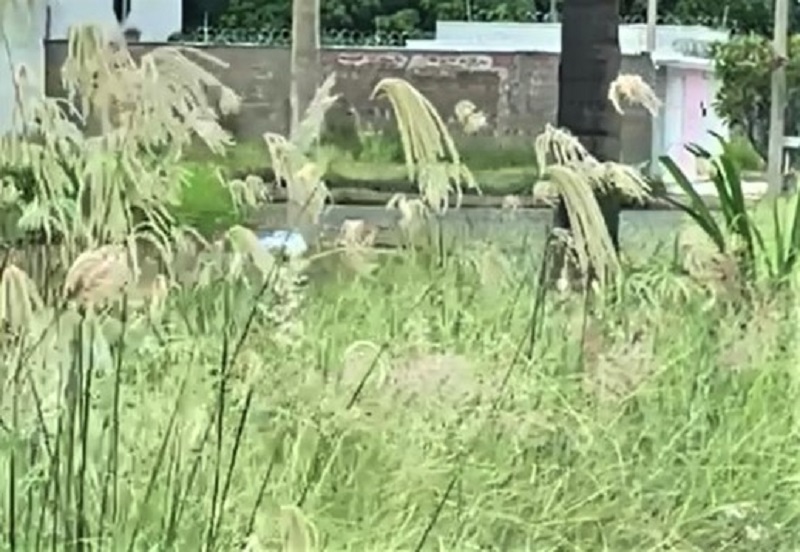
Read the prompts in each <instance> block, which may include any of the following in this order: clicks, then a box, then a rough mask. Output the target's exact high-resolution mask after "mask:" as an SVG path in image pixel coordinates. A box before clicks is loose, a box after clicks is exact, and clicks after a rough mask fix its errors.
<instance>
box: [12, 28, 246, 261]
mask: <svg viewBox="0 0 800 552" xmlns="http://www.w3.org/2000/svg"><path fill="white" fill-rule="evenodd" d="M118 38H119V37H115V36H111V35H110V34H108V33H107V32H105V31H103V30H102V29H101V28H99V27H97V26H76V27H73V28H72V29H71V30H70V33H69V38H68V46H67V59H66V61H65V63H64V66H63V69H62V80H63V85H64V87H65V89H66V90H67V93H68V96H69V100H68V101H64V100H58V99H54V98H29V97H24V98H23V97H22V95H21V94H19V93H18V96H19V98H18V99H19V100H20V101H19V102H18V104H19V105H18V106H17V113H16V115H17V116H18V117H19V118H20V119H21V120H22V121H23V122H24V123H25V129H26V131H27V133H26V134H25V135H13V136H7V137H5V138H4V139H2V140H0V157H2V160H3V164H4V165H6V166H10V167H13V168H15V169H18V170H20V171H23V172H24V171H28V172H30V173H31V174H32V179H33V190H31V194H32V196H33V197H32V199H31V200H30V201H26V202H23V201H19V202H18V205H17V209H18V211H19V212H20V215H19V226H20V228H21V229H22V230H23V231H35V232H41V233H43V234H44V235H45V236H47V237H48V238H52V237H54V236H60V237H61V238H64V239H63V249H62V251H61V255H62V257H63V259H62V262H63V264H64V265H65V266H69V264H70V263H71V262H72V259H74V258H75V257H76V256H77V255H78V254H79V253H80V251H83V250H84V249H86V248H93V247H96V246H98V245H102V244H107V243H124V242H126V241H129V239H128V238H129V237H130V236H131V235H132V234H136V235H137V236H139V238H142V237H143V236H144V237H145V238H143V239H149V240H150V241H152V242H158V246H157V248H156V249H157V251H159V252H163V253H166V254H167V255H168V254H169V252H170V251H171V248H172V246H173V244H172V243H171V241H170V233H169V232H168V231H166V229H168V228H170V227H172V226H174V225H175V224H176V223H175V221H174V220H173V218H172V216H171V214H170V208H171V207H172V206H173V205H175V204H177V202H178V201H179V200H180V197H181V192H182V182H183V179H184V177H185V173H184V169H183V167H182V166H181V164H180V159H181V156H182V152H183V150H184V149H185V147H186V146H187V145H189V144H190V143H191V142H192V140H193V139H194V138H199V139H200V140H201V141H203V142H205V144H206V145H207V146H208V147H209V148H210V149H211V150H212V151H218V152H221V151H222V150H223V149H224V148H225V147H226V146H227V145H228V144H230V143H232V142H231V138H230V135H229V134H228V133H227V132H225V131H224V130H223V129H222V127H221V126H220V125H219V123H218V116H217V111H220V112H229V111H230V110H232V109H235V108H236V106H235V104H236V101H237V100H236V99H235V97H236V95H235V94H234V93H233V91H231V90H230V89H227V88H225V87H224V86H223V85H222V84H221V83H220V82H219V81H218V80H217V79H216V77H214V76H213V75H212V74H211V73H210V72H209V71H207V70H206V69H204V68H203V67H202V66H201V65H200V63H199V62H196V61H193V60H192V59H190V57H189V56H192V57H193V58H198V59H199V60H200V61H202V62H203V63H206V64H209V63H210V64H214V65H217V66H225V64H223V63H222V62H221V61H219V60H216V59H215V58H213V57H211V56H209V55H208V54H205V53H204V52H202V51H199V50H193V49H189V48H175V47H172V46H169V47H160V48H155V49H154V50H152V51H150V52H149V53H147V54H145V55H143V56H142V57H141V58H139V59H138V60H137V59H134V57H133V56H132V55H131V54H130V52H128V50H127V49H126V48H125V45H124V42H122V41H121V40H119V39H118ZM211 88H221V89H222V93H220V94H219V96H220V100H219V102H218V103H217V104H216V105H212V103H211V102H210V101H209V99H208V98H209V95H208V93H209V90H210V89H211ZM132 256H133V255H132ZM168 260H169V259H165V261H168Z"/></svg>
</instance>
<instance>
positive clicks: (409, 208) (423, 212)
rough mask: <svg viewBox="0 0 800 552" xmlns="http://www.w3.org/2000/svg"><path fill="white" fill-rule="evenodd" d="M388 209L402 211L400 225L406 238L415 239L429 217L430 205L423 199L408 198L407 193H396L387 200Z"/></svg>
mask: <svg viewBox="0 0 800 552" xmlns="http://www.w3.org/2000/svg"><path fill="white" fill-rule="evenodd" d="M386 209H387V210H389V211H397V212H399V213H400V220H399V221H398V225H399V226H400V231H401V232H403V234H404V235H405V237H406V239H407V240H409V241H413V240H414V238H415V237H416V236H417V234H418V233H419V232H420V231H421V230H422V228H423V227H424V225H425V221H426V220H427V218H428V213H429V211H428V206H427V205H426V204H425V202H424V201H423V200H422V199H418V198H415V199H408V197H406V195H405V194H394V195H393V196H392V197H391V198H389V201H387V202H386Z"/></svg>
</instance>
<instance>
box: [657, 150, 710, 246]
mask: <svg viewBox="0 0 800 552" xmlns="http://www.w3.org/2000/svg"><path fill="white" fill-rule="evenodd" d="M661 163H662V164H663V165H664V167H665V168H666V169H667V170H668V171H669V173H670V174H671V175H672V177H673V178H674V179H675V183H676V184H677V185H678V186H680V188H681V190H683V192H684V193H685V194H686V195H687V196H688V198H689V205H685V204H683V203H680V202H677V201H676V202H674V203H673V204H674V205H676V206H678V207H679V208H680V209H681V210H683V211H684V212H685V213H686V214H687V215H689V216H690V217H692V219H693V220H694V221H695V222H696V223H697V225H698V226H700V228H701V229H702V230H703V232H705V233H706V234H707V235H708V237H709V238H711V240H712V241H713V242H714V245H716V246H717V249H719V250H720V251H722V252H724V251H725V250H726V243H725V235H724V233H723V231H722V229H721V228H720V226H719V224H718V223H717V221H716V219H715V218H714V215H713V214H712V213H711V209H709V208H708V205H706V203H705V201H703V198H702V197H700V194H698V193H697V190H695V189H694V186H692V183H691V182H689V179H688V178H687V177H686V175H685V174H684V173H683V171H682V170H681V168H680V167H678V165H677V163H675V161H673V160H672V159H671V158H670V157H668V156H663V157H661Z"/></svg>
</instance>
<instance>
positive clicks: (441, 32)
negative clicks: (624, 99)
mask: <svg viewBox="0 0 800 552" xmlns="http://www.w3.org/2000/svg"><path fill="white" fill-rule="evenodd" d="M729 36H730V35H729V33H728V32H727V31H719V30H716V29H711V28H709V27H703V26H700V25H658V26H657V27H656V50H657V51H658V54H659V55H665V56H674V55H678V54H679V53H680V52H681V50H679V48H680V46H681V42H697V43H710V42H715V41H724V40H727V39H728V37H729ZM646 43H647V26H646V25H644V24H631V25H620V26H619V44H620V49H621V50H622V54H623V55H626V56H628V55H640V54H643V53H645V52H646ZM406 48H410V49H415V50H434V51H444V50H450V51H477V50H481V51H484V52H544V53H553V54H557V53H559V52H560V51H561V23H498V22H476V21H439V22H437V24H436V38H434V39H433V40H409V41H407V42H406Z"/></svg>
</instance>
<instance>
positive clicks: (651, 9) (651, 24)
mask: <svg viewBox="0 0 800 552" xmlns="http://www.w3.org/2000/svg"><path fill="white" fill-rule="evenodd" d="M657 23H658V0H647V41H646V42H647V52H648V53H649V54H651V55H652V54H653V52H655V51H656V24H657Z"/></svg>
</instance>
